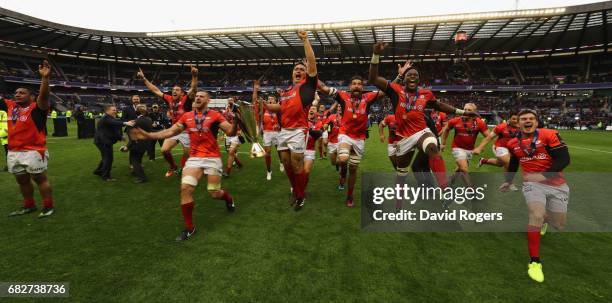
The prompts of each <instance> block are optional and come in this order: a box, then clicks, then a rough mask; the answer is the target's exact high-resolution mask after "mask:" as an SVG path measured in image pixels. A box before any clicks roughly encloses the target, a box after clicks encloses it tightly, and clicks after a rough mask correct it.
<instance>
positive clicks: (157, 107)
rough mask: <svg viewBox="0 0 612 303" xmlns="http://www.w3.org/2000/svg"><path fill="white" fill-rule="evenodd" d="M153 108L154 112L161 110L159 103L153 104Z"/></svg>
mask: <svg viewBox="0 0 612 303" xmlns="http://www.w3.org/2000/svg"><path fill="white" fill-rule="evenodd" d="M151 110H152V111H153V112H154V113H156V112H158V111H159V105H157V104H153V106H151Z"/></svg>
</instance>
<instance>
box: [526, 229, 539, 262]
mask: <svg viewBox="0 0 612 303" xmlns="http://www.w3.org/2000/svg"><path fill="white" fill-rule="evenodd" d="M527 244H528V246H529V256H530V257H531V259H534V258H537V259H539V258H540V228H539V227H537V226H533V225H527Z"/></svg>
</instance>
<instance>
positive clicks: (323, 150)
mask: <svg viewBox="0 0 612 303" xmlns="http://www.w3.org/2000/svg"><path fill="white" fill-rule="evenodd" d="M328 116H329V110H326V109H325V105H323V104H321V105H319V108H318V111H317V121H320V122H321V124H324V123H325V121H326V120H327V117H328ZM328 137H329V134H328V133H327V130H323V134H322V135H321V138H319V139H318V140H317V147H318V149H319V159H327V140H328Z"/></svg>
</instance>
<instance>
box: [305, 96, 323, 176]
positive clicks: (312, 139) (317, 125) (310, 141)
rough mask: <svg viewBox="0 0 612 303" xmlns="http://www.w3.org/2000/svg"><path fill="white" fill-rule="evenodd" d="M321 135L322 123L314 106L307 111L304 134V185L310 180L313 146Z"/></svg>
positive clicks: (314, 156)
mask: <svg viewBox="0 0 612 303" xmlns="http://www.w3.org/2000/svg"><path fill="white" fill-rule="evenodd" d="M315 102H317V101H316V100H315ZM322 135H323V121H321V120H319V117H318V116H317V106H316V104H314V105H313V106H311V107H310V110H309V111H308V133H307V134H306V151H305V152H304V174H305V175H306V185H305V188H306V187H307V186H308V181H309V180H310V172H311V171H312V167H313V165H314V162H315V159H316V158H317V155H316V151H315V145H316V142H317V140H319V139H320V138H321V136H322Z"/></svg>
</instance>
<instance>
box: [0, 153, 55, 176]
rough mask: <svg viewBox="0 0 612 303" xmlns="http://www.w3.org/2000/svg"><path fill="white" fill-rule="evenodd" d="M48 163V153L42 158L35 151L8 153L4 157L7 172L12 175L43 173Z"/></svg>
mask: <svg viewBox="0 0 612 303" xmlns="http://www.w3.org/2000/svg"><path fill="white" fill-rule="evenodd" d="M48 163H49V151H45V152H44V156H43V155H41V154H40V152H39V151H36V150H26V151H9V152H8V155H7V157H6V164H7V166H8V171H9V172H10V173H11V174H14V175H21V174H25V173H28V174H40V173H44V172H45V171H47V164H48Z"/></svg>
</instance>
